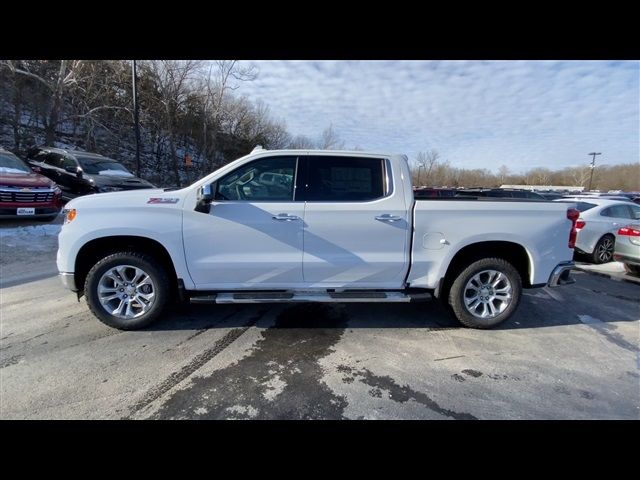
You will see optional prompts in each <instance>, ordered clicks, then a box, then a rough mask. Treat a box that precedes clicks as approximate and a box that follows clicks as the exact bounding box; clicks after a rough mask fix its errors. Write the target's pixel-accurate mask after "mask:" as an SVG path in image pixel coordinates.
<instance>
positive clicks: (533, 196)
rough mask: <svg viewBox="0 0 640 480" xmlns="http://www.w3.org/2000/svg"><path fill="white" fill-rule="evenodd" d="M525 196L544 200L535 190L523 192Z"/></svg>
mask: <svg viewBox="0 0 640 480" xmlns="http://www.w3.org/2000/svg"><path fill="white" fill-rule="evenodd" d="M525 195H526V197H527V198H531V199H535V200H546V198H544V197H543V196H542V195H540V194H539V193H535V192H525Z"/></svg>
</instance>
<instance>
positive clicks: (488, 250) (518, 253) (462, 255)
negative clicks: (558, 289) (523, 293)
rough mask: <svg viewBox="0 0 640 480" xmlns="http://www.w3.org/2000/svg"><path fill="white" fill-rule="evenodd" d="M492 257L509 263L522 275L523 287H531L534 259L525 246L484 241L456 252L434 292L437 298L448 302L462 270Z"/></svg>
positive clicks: (506, 242)
mask: <svg viewBox="0 0 640 480" xmlns="http://www.w3.org/2000/svg"><path fill="white" fill-rule="evenodd" d="M491 257H496V258H502V259H504V260H506V261H507V262H509V263H510V264H511V265H513V266H514V268H515V269H516V270H517V272H518V273H519V274H520V278H521V279H522V286H523V287H524V288H530V287H531V273H532V258H531V255H530V254H529V252H528V251H527V249H526V248H525V247H524V246H522V245H521V244H519V243H515V242H510V241H504V240H495V241H484V242H476V243H471V244H469V245H465V246H464V247H462V248H461V249H460V250H458V251H457V252H456V254H455V255H454V256H453V257H452V258H451V261H450V262H449V265H448V267H447V270H446V273H445V274H444V276H443V277H442V279H441V281H440V284H439V285H438V288H437V289H436V291H435V292H434V294H435V296H436V297H438V298H441V299H445V300H446V299H447V298H448V297H449V290H450V288H451V285H452V283H453V281H454V280H455V278H456V276H457V275H458V274H459V273H460V272H462V270H464V269H465V268H466V267H467V266H468V265H470V264H471V263H473V262H475V261H477V260H480V259H483V258H491Z"/></svg>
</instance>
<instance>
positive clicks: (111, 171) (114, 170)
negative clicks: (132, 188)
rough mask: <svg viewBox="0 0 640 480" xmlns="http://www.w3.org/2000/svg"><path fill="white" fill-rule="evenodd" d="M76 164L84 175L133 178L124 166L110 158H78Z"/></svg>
mask: <svg viewBox="0 0 640 480" xmlns="http://www.w3.org/2000/svg"><path fill="white" fill-rule="evenodd" d="M76 158H77V159H78V162H80V166H81V167H82V170H83V171H84V172H85V173H89V174H92V175H117V176H122V177H133V176H134V175H133V173H131V172H130V171H129V170H127V169H126V168H125V167H124V165H122V164H121V163H118V162H116V161H115V160H112V159H110V158H106V157H102V158H95V157H94V158H90V157H78V156H76Z"/></svg>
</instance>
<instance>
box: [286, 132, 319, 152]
mask: <svg viewBox="0 0 640 480" xmlns="http://www.w3.org/2000/svg"><path fill="white" fill-rule="evenodd" d="M288 148H292V149H299V150H311V149H313V148H315V144H314V143H313V140H311V139H310V138H309V137H307V136H305V135H296V136H295V137H293V138H292V139H291V140H290V141H289V145H288Z"/></svg>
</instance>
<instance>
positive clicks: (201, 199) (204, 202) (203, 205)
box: [195, 182, 216, 214]
mask: <svg viewBox="0 0 640 480" xmlns="http://www.w3.org/2000/svg"><path fill="white" fill-rule="evenodd" d="M215 191H216V182H213V183H207V184H205V185H202V186H201V187H200V188H199V189H198V201H197V202H196V208H195V210H196V212H200V213H207V214H208V213H209V212H210V211H211V202H213V197H214V194H215Z"/></svg>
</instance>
